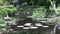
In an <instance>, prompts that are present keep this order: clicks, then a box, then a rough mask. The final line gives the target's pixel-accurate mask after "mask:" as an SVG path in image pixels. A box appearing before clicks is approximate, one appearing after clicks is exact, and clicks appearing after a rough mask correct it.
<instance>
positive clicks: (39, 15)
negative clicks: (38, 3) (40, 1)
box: [32, 7, 45, 21]
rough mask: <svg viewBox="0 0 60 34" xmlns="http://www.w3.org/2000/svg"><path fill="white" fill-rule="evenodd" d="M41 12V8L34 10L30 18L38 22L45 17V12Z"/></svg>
mask: <svg viewBox="0 0 60 34" xmlns="http://www.w3.org/2000/svg"><path fill="white" fill-rule="evenodd" d="M43 10H44V8H43V7H40V8H35V10H34V12H33V15H32V18H33V19H34V20H36V21H40V20H41V19H42V18H43V16H44V15H45V11H43Z"/></svg>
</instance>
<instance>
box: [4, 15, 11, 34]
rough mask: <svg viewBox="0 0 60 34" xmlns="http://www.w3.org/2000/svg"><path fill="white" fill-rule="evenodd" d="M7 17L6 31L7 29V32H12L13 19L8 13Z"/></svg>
mask: <svg viewBox="0 0 60 34" xmlns="http://www.w3.org/2000/svg"><path fill="white" fill-rule="evenodd" d="M4 19H5V23H6V31H7V34H9V32H10V28H11V27H10V24H11V23H12V21H11V18H10V17H9V16H8V15H7V16H6V17H4Z"/></svg>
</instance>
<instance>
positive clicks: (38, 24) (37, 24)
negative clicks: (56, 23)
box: [35, 23, 43, 27]
mask: <svg viewBox="0 0 60 34" xmlns="http://www.w3.org/2000/svg"><path fill="white" fill-rule="evenodd" d="M35 25H36V26H38V27H41V26H43V25H42V24H41V23H35Z"/></svg>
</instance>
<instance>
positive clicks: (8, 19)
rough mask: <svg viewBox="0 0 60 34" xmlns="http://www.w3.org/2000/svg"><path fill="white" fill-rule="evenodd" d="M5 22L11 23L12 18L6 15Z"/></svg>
mask: <svg viewBox="0 0 60 34" xmlns="http://www.w3.org/2000/svg"><path fill="white" fill-rule="evenodd" d="M4 19H5V23H6V24H7V23H11V18H10V17H9V16H6V17H4Z"/></svg>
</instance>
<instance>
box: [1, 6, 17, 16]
mask: <svg viewBox="0 0 60 34" xmlns="http://www.w3.org/2000/svg"><path fill="white" fill-rule="evenodd" d="M16 12H17V8H16V7H5V6H1V7H0V15H1V16H7V15H9V14H10V15H13V14H14V13H16Z"/></svg>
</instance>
